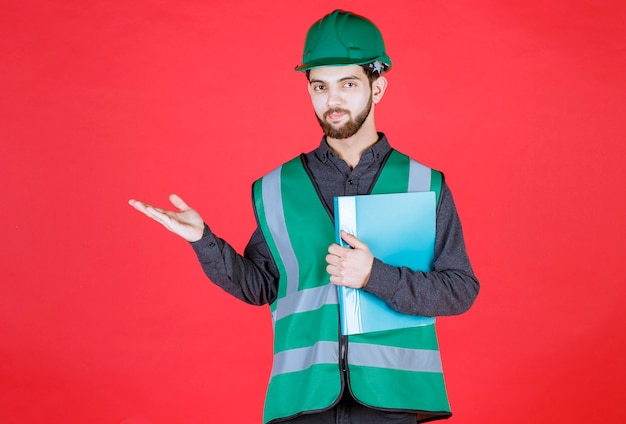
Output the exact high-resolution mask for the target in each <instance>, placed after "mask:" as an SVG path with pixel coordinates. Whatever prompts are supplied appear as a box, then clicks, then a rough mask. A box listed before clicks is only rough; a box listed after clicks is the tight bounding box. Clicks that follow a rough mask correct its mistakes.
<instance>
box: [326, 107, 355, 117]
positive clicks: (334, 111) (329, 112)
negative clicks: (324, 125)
mask: <svg viewBox="0 0 626 424" xmlns="http://www.w3.org/2000/svg"><path fill="white" fill-rule="evenodd" d="M331 113H345V114H346V115H349V114H350V111H349V110H346V109H342V108H340V107H334V108H332V109H328V110H327V111H326V112H324V116H323V117H324V118H328V115H330V114H331Z"/></svg>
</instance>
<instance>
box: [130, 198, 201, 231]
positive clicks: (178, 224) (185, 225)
mask: <svg viewBox="0 0 626 424" xmlns="http://www.w3.org/2000/svg"><path fill="white" fill-rule="evenodd" d="M170 202H172V205H174V206H175V207H176V208H178V210H179V211H178V212H176V211H168V210H164V209H160V208H156V207H154V206H152V205H149V204H147V203H143V202H140V201H139V200H134V199H131V200H129V201H128V203H129V204H130V205H131V206H132V207H133V208H135V209H137V210H138V211H139V212H142V213H143V214H144V215H146V216H147V217H149V218H152V219H154V220H155V221H156V222H158V223H160V224H162V225H163V226H164V227H165V228H167V229H168V230H170V231H171V232H173V233H174V234H178V235H179V236H181V237H182V238H184V239H185V240H187V241H189V242H193V241H198V240H200V239H201V238H202V234H203V233H204V221H203V220H202V217H201V216H200V214H198V212H196V211H195V210H194V209H192V208H190V207H189V206H188V205H187V203H185V201H184V200H183V199H181V198H180V197H178V196H177V195H176V194H171V195H170Z"/></svg>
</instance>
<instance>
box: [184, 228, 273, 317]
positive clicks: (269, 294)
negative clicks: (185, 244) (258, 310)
mask: <svg viewBox="0 0 626 424" xmlns="http://www.w3.org/2000/svg"><path fill="white" fill-rule="evenodd" d="M191 246H192V247H193V249H194V251H195V252H196V255H197V257H198V260H199V261H200V265H201V266H202V270H203V271H204V273H205V274H206V276H207V277H208V278H209V279H210V280H211V281H212V282H213V283H215V284H216V285H217V286H219V287H220V288H222V289H223V290H224V291H226V292H227V293H229V294H231V295H233V296H235V297H236V298H238V299H240V300H242V301H244V302H247V303H250V304H253V305H263V304H266V303H271V302H272V301H273V300H274V299H275V298H276V293H277V281H278V277H277V275H278V272H277V270H276V266H275V265H274V263H273V260H272V259H271V256H270V255H269V251H267V247H266V244H265V240H264V239H263V238H262V235H261V234H260V231H258V230H257V231H256V232H255V233H254V234H253V236H252V238H251V239H250V242H249V243H248V246H247V247H246V250H245V251H244V255H239V254H238V253H237V252H236V251H235V249H233V247H232V246H231V245H230V244H228V243H227V242H226V241H224V240H222V239H220V238H219V237H216V236H215V235H214V234H213V233H212V232H211V230H210V229H209V227H208V226H205V229H204V234H203V236H202V238H201V239H200V240H198V241H197V242H193V243H191Z"/></svg>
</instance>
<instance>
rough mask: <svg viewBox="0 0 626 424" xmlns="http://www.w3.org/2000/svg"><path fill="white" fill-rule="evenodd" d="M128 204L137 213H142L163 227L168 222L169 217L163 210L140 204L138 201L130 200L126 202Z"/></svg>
mask: <svg viewBox="0 0 626 424" xmlns="http://www.w3.org/2000/svg"><path fill="white" fill-rule="evenodd" d="M128 204H130V205H131V206H132V207H133V208H135V209H137V210H138V211H139V212H141V213H143V214H144V215H146V216H147V217H149V218H152V219H154V220H155V221H157V222H159V223H161V224H163V225H166V223H167V222H169V221H170V217H169V216H167V215H166V213H165V210H163V209H161V208H155V207H154V206H152V205H149V204H147V203H144V202H140V201H139V200H135V199H130V200H129V201H128Z"/></svg>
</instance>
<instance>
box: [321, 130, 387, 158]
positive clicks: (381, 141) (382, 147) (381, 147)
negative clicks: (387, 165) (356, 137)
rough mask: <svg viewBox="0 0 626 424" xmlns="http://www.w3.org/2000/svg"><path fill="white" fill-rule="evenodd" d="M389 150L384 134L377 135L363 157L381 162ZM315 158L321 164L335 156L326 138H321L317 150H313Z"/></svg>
mask: <svg viewBox="0 0 626 424" xmlns="http://www.w3.org/2000/svg"><path fill="white" fill-rule="evenodd" d="M390 150H391V146H390V145H389V141H388V140H387V136H386V135H385V134H384V133H381V132H379V133H378V141H377V142H376V143H374V144H373V145H372V146H371V147H370V148H369V149H367V150H366V151H364V152H363V156H364V155H371V156H370V157H371V158H372V159H373V161H379V160H383V159H384V158H385V156H386V155H387V153H389V151H390ZM314 153H315V156H316V157H317V158H318V159H319V160H320V161H321V162H323V163H325V162H326V161H328V160H329V159H330V158H331V157H332V156H335V153H333V151H332V149H331V148H330V146H329V145H328V143H327V142H326V136H324V137H322V141H321V142H320V145H319V147H318V148H317V149H315V152H314Z"/></svg>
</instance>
